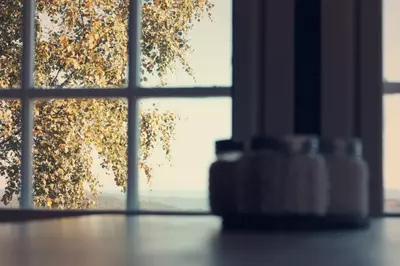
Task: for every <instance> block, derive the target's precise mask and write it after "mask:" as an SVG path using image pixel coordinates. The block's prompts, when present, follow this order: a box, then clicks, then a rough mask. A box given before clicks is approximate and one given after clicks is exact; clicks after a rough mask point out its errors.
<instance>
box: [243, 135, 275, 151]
mask: <svg viewBox="0 0 400 266" xmlns="http://www.w3.org/2000/svg"><path fill="white" fill-rule="evenodd" d="M250 146H251V149H252V150H281V149H282V148H283V143H282V141H281V140H280V139H279V138H276V137H268V136H256V137H253V138H252V139H251V144H250Z"/></svg>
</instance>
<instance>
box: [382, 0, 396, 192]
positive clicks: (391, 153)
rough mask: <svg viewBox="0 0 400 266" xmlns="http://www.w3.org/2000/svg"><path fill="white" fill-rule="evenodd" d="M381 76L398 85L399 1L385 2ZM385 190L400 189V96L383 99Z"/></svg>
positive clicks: (390, 0)
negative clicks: (382, 69)
mask: <svg viewBox="0 0 400 266" xmlns="http://www.w3.org/2000/svg"><path fill="white" fill-rule="evenodd" d="M383 2H384V9H383V12H384V13H383V68H384V71H383V76H384V78H385V79H387V80H388V81H389V82H400V16H399V15H400V1H399V0H384V1H383ZM383 108H384V109H383V123H384V140H383V149H384V152H383V156H384V157H383V169H384V186H385V188H391V189H400V94H398V95H386V96H384V98H383Z"/></svg>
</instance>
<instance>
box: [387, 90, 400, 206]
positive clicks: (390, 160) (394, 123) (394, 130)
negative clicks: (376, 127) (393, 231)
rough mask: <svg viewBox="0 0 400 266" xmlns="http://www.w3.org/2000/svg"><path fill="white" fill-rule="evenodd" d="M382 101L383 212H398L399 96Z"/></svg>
mask: <svg viewBox="0 0 400 266" xmlns="http://www.w3.org/2000/svg"><path fill="white" fill-rule="evenodd" d="M383 100H384V102H383V103H384V114H383V115H384V116H383V119H384V120H383V122H384V133H383V151H384V154H383V155H384V157H383V172H384V187H385V212H400V166H399V158H400V139H399V136H400V120H399V115H400V94H387V95H385V96H384V97H383Z"/></svg>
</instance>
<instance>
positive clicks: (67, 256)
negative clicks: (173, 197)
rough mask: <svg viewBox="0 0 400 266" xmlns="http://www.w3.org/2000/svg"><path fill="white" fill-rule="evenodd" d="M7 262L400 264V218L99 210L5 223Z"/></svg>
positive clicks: (55, 265) (3, 259)
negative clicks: (285, 219)
mask: <svg viewBox="0 0 400 266" xmlns="http://www.w3.org/2000/svg"><path fill="white" fill-rule="evenodd" d="M0 265H4V266H15V265H21V266H29V265H32V266H64V265H65V266H75V265H77V266H78V265H82V266H83V265H87V266H90V265H96V266H101V265H118V266H119V265H137V266H140V265H146V266H148V265H160V266H161V265H162V266H169V265H171V266H192V265H193V266H194V265H196V266H197V265H213V266H219V265H227V266H234V265H240V266H256V265H285V266H288V265H296V266H303V265H304V266H312V265H323V266H345V265H346V266H347V265H360V266H369V265H380V266H386V265H400V219H396V218H386V219H381V220H376V221H374V222H373V223H372V226H371V228H370V229H369V230H365V231H337V232H315V233H312V232H308V233H290V234H289V233H286V234H285V233H282V232H281V233H265V232H264V233H260V232H259V233H256V232H253V233H249V232H247V233H245V232H235V233H233V232H231V233H226V232H224V233H222V232H221V230H220V220H219V219H218V218H215V217H212V216H197V217H196V216H192V217H190V216H189V217H186V216H133V217H126V216H124V215H92V216H83V217H72V218H61V219H53V220H43V221H30V222H22V223H1V224H0Z"/></svg>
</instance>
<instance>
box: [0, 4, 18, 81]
mask: <svg viewBox="0 0 400 266" xmlns="http://www.w3.org/2000/svg"><path fill="white" fill-rule="evenodd" d="M21 24H22V1H21V0H2V1H0V89H8V88H18V87H20V86H21V83H20V71H21V56H22V31H21V28H22V25H21Z"/></svg>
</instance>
